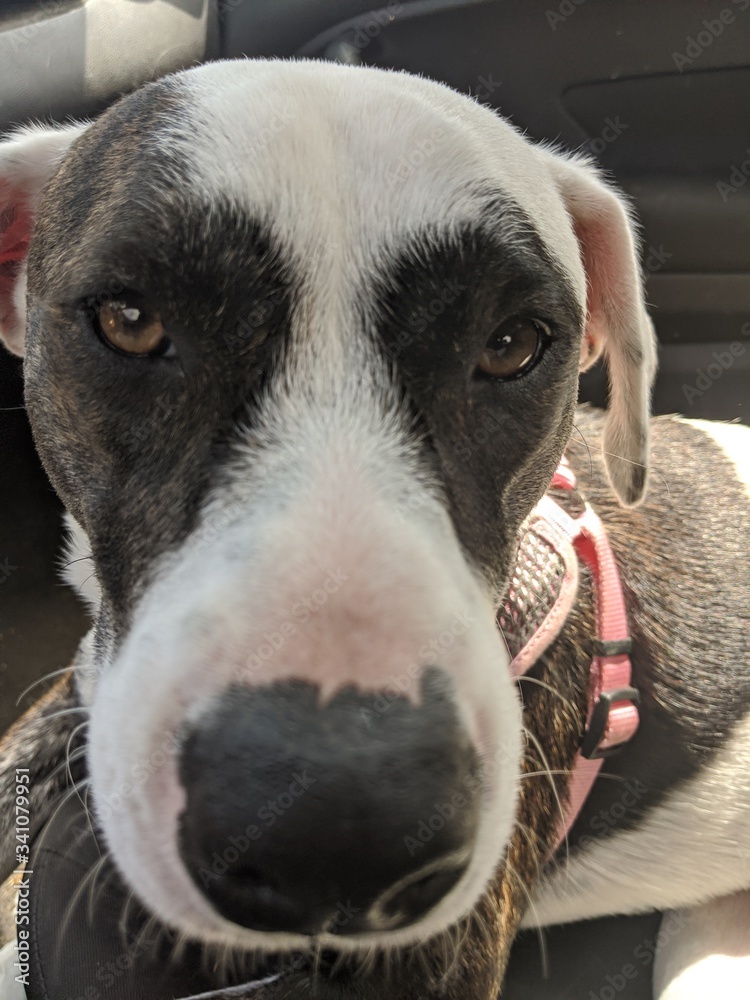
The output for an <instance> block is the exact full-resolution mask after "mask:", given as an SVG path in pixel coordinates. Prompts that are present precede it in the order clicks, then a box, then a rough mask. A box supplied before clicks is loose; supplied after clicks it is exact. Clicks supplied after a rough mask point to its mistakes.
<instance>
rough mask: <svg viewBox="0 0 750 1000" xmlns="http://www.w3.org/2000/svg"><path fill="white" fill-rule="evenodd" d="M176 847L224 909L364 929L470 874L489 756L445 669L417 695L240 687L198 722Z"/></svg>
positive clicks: (303, 929) (254, 918) (399, 918)
mask: <svg viewBox="0 0 750 1000" xmlns="http://www.w3.org/2000/svg"><path fill="white" fill-rule="evenodd" d="M180 778H181V781H182V784H183V786H184V788H185V792H186V796H187V805H186V808H185V811H184V813H183V814H182V816H181V819H180V850H181V853H182V857H183V860H184V863H185V865H186V867H187V869H188V871H189V872H190V875H191V877H192V878H193V880H194V881H195V883H196V884H197V885H198V886H199V888H200V889H201V890H202V892H203V893H204V894H205V895H206V896H207V897H208V899H209V900H210V901H211V903H212V904H213V906H214V907H215V908H216V909H217V910H218V911H219V913H221V914H222V915H223V916H225V917H226V918H227V919H229V920H232V921H234V922H235V923H237V924H241V925H242V926H244V927H249V928H252V929H254V930H258V931H287V932H290V933H299V934H318V933H321V932H323V931H327V932H329V933H339V934H357V933H361V932H363V931H367V930H389V929H395V928H399V927H404V926H407V925H409V924H410V923H413V922H414V921H416V920H418V919H419V918H420V917H422V916H423V915H424V914H425V913H427V912H428V911H429V910H430V909H432V908H433V907H434V906H435V905H436V903H438V902H439V901H440V900H441V899H442V898H443V897H444V896H445V895H446V894H447V893H448V892H449V891H450V890H451V888H453V886H454V885H455V884H456V883H457V882H458V880H459V879H460V878H461V876H462V875H463V873H464V872H465V870H466V867H467V865H468V863H469V860H470V855H471V851H472V846H473V842H474V837H475V834H476V828H477V824H478V819H479V811H480V791H479V788H480V781H479V764H478V759H477V756H476V753H475V751H474V749H473V747H472V745H471V741H470V739H469V737H468V735H467V734H466V731H465V729H464V728H463V726H462V725H461V723H460V721H459V718H458V714H457V711H456V707H455V701H454V699H453V698H452V696H451V694H450V690H449V685H448V682H447V679H446V678H445V676H444V675H443V674H442V672H441V671H439V670H438V669H437V668H433V669H431V670H430V671H429V672H428V673H427V674H426V675H425V678H424V680H423V683H422V694H421V699H420V701H419V704H414V703H412V702H410V701H409V700H407V699H406V698H405V697H400V696H399V697H395V698H390V699H389V698H386V697H385V696H384V695H377V694H375V695H374V694H363V693H361V692H359V691H357V690H355V689H353V688H347V689H345V690H343V691H342V692H340V693H339V694H337V695H336V696H335V697H334V698H333V699H332V700H331V701H329V702H327V703H326V704H325V705H321V704H320V699H319V692H318V690H317V688H316V687H314V686H312V685H310V684H307V683H303V682H301V681H285V682H279V683H277V684H274V685H273V686H271V687H267V688H261V689H248V688H246V687H240V686H237V687H233V688H230V689H228V690H227V691H226V692H224V694H223V695H222V697H221V699H220V700H219V701H218V702H217V703H216V704H215V705H214V707H213V708H212V710H211V711H210V712H209V713H207V714H206V715H205V716H204V717H203V718H202V719H201V720H200V722H199V723H198V724H197V725H195V726H194V727H193V728H192V729H191V730H190V732H189V733H188V734H187V735H186V738H185V741H184V744H183V748H182V755H181V759H180Z"/></svg>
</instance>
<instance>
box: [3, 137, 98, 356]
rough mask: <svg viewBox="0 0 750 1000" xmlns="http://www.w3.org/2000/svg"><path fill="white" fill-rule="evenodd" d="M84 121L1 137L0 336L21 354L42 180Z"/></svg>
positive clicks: (50, 173) (53, 169)
mask: <svg viewBox="0 0 750 1000" xmlns="http://www.w3.org/2000/svg"><path fill="white" fill-rule="evenodd" d="M85 128H86V125H68V126H64V127H62V128H46V127H43V126H38V125H32V126H29V127H26V128H23V129H21V130H19V131H18V132H15V133H13V134H12V135H11V136H10V137H9V138H7V139H5V140H4V141H2V142H0V338H1V339H2V340H3V341H4V342H5V345H6V346H7V347H8V349H9V350H10V351H12V352H13V353H14V354H23V342H24V334H25V332H26V254H27V252H28V248H29V240H30V239H31V232H32V230H33V228H34V219H35V217H36V211H37V207H38V205H39V201H40V199H41V194H42V190H43V189H44V186H45V184H46V183H47V181H48V180H50V178H51V177H53V176H54V174H55V173H56V172H57V169H58V167H59V166H60V164H61V162H62V160H63V157H64V156H65V154H66V152H67V151H68V149H69V147H70V145H71V143H72V142H73V140H74V139H76V138H77V136H79V135H80V134H81V132H82V131H83V130H84V129H85Z"/></svg>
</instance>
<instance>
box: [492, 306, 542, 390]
mask: <svg viewBox="0 0 750 1000" xmlns="http://www.w3.org/2000/svg"><path fill="white" fill-rule="evenodd" d="M548 335H549V330H548V329H547V327H546V326H545V325H544V324H543V323H540V322H538V321H537V320H533V319H527V318H526V317H525V316H512V317H511V318H510V319H507V320H506V321H505V322H504V323H501V325H500V326H499V327H498V328H497V329H496V330H495V331H494V333H493V334H492V336H491V337H490V339H489V340H488V341H487V345H486V347H485V349H484V351H482V357H481V358H480V359H479V364H478V365H477V372H478V373H479V374H480V375H483V376H488V377H489V378H494V379H501V380H502V379H512V378H518V377H519V376H521V375H525V374H526V372H528V371H531V369H532V368H533V367H534V365H535V364H536V363H537V361H538V360H539V358H540V357H541V355H542V351H543V349H544V346H545V342H546V338H547V336H548Z"/></svg>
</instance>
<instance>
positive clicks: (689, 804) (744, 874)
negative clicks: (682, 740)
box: [526, 715, 750, 925]
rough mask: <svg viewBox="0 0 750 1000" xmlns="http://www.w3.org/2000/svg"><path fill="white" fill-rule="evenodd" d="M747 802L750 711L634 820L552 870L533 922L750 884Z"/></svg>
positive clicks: (636, 907) (643, 907) (632, 908)
mask: <svg viewBox="0 0 750 1000" xmlns="http://www.w3.org/2000/svg"><path fill="white" fill-rule="evenodd" d="M748 802H750V715H748V716H746V717H745V718H744V719H743V721H742V722H740V723H739V724H738V725H737V727H736V729H735V731H734V732H733V733H732V736H731V738H730V739H729V740H727V742H726V744H725V746H724V747H723V748H722V750H721V751H719V752H717V753H716V755H715V756H714V757H713V758H712V760H711V761H710V762H709V763H708V764H706V765H705V766H704V767H702V768H701V770H700V772H699V773H698V774H697V775H696V776H695V777H694V778H691V779H690V780H688V781H686V782H685V783H684V784H683V785H681V786H679V787H678V788H677V789H676V790H675V791H673V792H672V793H671V794H670V795H669V796H668V797H667V798H666V800H665V801H664V802H663V803H662V804H661V805H660V806H659V807H658V808H656V809H654V810H653V811H652V812H651V813H649V814H648V815H647V816H646V817H645V818H644V819H643V821H642V822H641V823H640V824H639V825H638V826H637V827H636V828H634V829H632V830H626V831H623V832H621V833H614V834H610V836H608V837H605V838H602V839H601V840H600V841H597V842H596V843H592V844H591V845H590V846H587V847H586V848H585V849H584V850H582V851H581V852H580V853H578V854H575V855H573V857H572V858H571V860H570V862H569V863H568V864H567V865H566V864H561V865H560V867H559V868H558V869H556V870H555V871H554V872H553V873H552V874H551V875H550V876H549V877H547V878H546V879H545V880H544V881H543V882H542V884H541V885H540V886H539V887H538V889H537V890H536V892H535V894H534V909H533V911H531V912H530V914H529V917H528V918H527V921H526V922H527V924H528V925H532V924H533V925H537V924H539V925H544V924H557V923H567V922H569V921H573V920H582V919H585V918H587V917H599V916H605V915H606V914H610V913H637V912H645V911H647V910H654V909H672V908H675V907H685V906H692V905H694V904H698V903H702V902H704V901H705V900H707V899H710V898H712V897H714V896H723V895H728V894H730V893H733V892H735V891H737V890H738V889H744V888H746V887H750V852H749V851H748V844H750V811H748V808H747V803H748ZM665 845H669V846H668V849H666V848H665Z"/></svg>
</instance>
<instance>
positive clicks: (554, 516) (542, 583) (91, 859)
mask: <svg viewBox="0 0 750 1000" xmlns="http://www.w3.org/2000/svg"><path fill="white" fill-rule="evenodd" d="M581 562H583V563H585V564H586V565H587V566H588V567H589V569H590V571H591V578H592V581H593V589H594V596H595V603H596V636H595V640H594V650H595V655H594V657H593V659H592V662H591V668H590V688H589V711H588V717H587V721H586V727H585V731H584V734H583V739H582V741H581V745H580V748H579V751H578V753H577V756H576V761H575V765H574V767H573V773H572V776H571V779H570V784H569V788H568V806H567V811H566V814H565V816H564V818H563V820H562V821H561V823H560V827H559V830H558V834H557V845H556V848H555V849H557V847H559V846H560V844H561V842H562V841H563V840H564V839H565V837H566V836H567V833H568V831H569V830H570V828H571V827H572V825H573V823H574V821H575V819H576V817H577V815H578V813H579V812H580V809H581V807H582V806H583V803H584V802H585V800H586V797H587V795H588V794H589V792H590V790H591V788H592V786H593V784H594V781H595V780H596V777H597V775H598V773H599V770H600V768H601V766H602V761H603V759H604V757H605V756H608V755H609V754H610V753H612V752H613V751H615V750H617V749H618V748H619V747H621V746H622V745H623V744H624V743H625V742H627V741H628V740H629V739H630V738H631V737H632V736H633V735H634V733H635V732H636V730H637V728H638V721H639V717H638V707H637V706H638V692H637V690H636V689H635V688H634V687H633V686H632V684H631V663H630V655H629V654H630V647H631V641H630V637H629V634H628V624H627V615H626V609H625V601H624V597H623V592H622V586H621V583H620V578H619V573H618V570H617V564H616V562H615V558H614V555H613V553H612V550H611V548H610V545H609V541H608V539H607V534H606V531H605V529H604V526H603V524H602V522H601V520H600V519H599V517H598V516H597V515H596V513H595V512H594V510H593V509H592V508H591V507H590V506H589V505H588V504H587V503H586V502H585V500H584V499H583V498H582V497H581V495H580V494H579V492H578V491H577V489H576V482H575V477H574V475H573V473H572V470H571V469H570V468H569V466H568V465H567V464H566V463H565V461H564V460H563V463H562V464H561V465H560V467H559V468H558V471H557V473H556V474H555V477H554V479H553V481H552V484H551V488H550V490H549V492H548V493H547V494H546V495H545V496H544V497H543V498H542V500H541V501H540V502H539V504H538V505H537V507H536V508H535V509H534V510H533V511H532V513H531V515H530V516H529V517H528V518H527V520H526V522H525V523H524V526H523V529H522V531H521V533H520V535H519V544H518V553H517V558H516V563H515V567H514V570H513V573H512V575H511V582H510V584H509V586H508V591H507V594H506V597H505V600H504V601H503V602H502V605H501V607H500V609H499V611H498V616H497V620H498V625H499V627H500V629H501V631H502V634H503V636H504V637H505V641H506V643H507V645H508V649H509V652H510V656H511V665H510V669H511V671H512V673H513V674H514V675H515V676H516V677H521V676H523V675H524V674H525V673H527V672H528V671H529V670H530V669H531V668H532V667H533V665H534V664H535V663H536V662H537V661H538V660H539V658H540V657H541V656H542V654H543V653H544V651H545V650H546V649H547V648H548V647H549V645H550V644H551V643H552V642H553V640H554V639H555V638H556V637H557V635H559V633H560V631H561V629H562V627H563V625H564V623H565V621H566V619H567V617H568V614H569V613H570V610H571V608H572V607H573V604H574V602H575V599H576V594H577V589H578V578H579V568H580V563H581ZM100 856H101V855H100V850H99V848H98V846H97V843H96V839H95V836H94V834H93V831H92V830H91V824H90V820H89V818H88V816H87V812H86V809H85V806H84V804H83V802H82V801H81V800H80V799H79V798H78V797H77V796H69V797H68V798H67V800H66V801H65V804H64V805H63V806H62V807H61V808H59V809H58V810H56V812H55V814H54V816H53V818H52V819H51V820H50V822H49V824H48V825H47V827H46V828H45V830H44V832H43V834H42V835H40V837H39V842H38V844H37V845H36V848H35V850H34V852H33V853H32V858H31V862H30V866H29V867H30V869H31V871H32V874H31V875H30V876H29V880H28V882H29V888H30V906H29V924H28V926H27V927H25V928H23V929H24V930H25V931H26V932H27V934H26V936H25V937H24V938H23V940H21V935H20V933H19V941H18V955H17V956H16V959H24V961H20V962H18V961H17V962H16V965H15V966H14V971H15V970H16V969H17V970H19V972H20V973H21V975H20V976H16V975H13V974H11V975H10V976H9V977H8V978H9V989H10V990H11V992H9V993H8V992H7V991H6V993H7V995H6V994H4V995H3V1000H23V998H24V997H25V998H26V1000H63V998H65V1000H67V998H79V997H80V998H86V1000H89V998H92V1000H98V998H102V1000H104V998H106V1000H132V998H133V997H135V996H137V997H138V998H139V1000H165V997H170V998H172V997H174V998H179V1000H264V996H267V990H266V987H267V986H270V985H272V984H273V983H278V982H279V980H281V979H283V978H284V976H285V975H287V974H289V973H291V972H293V971H299V970H300V968H301V965H300V963H304V962H305V961H306V960H307V959H306V958H305V956H296V957H295V956H284V957H283V959H280V960H279V963H278V964H275V963H274V961H273V960H271V961H269V962H267V963H264V965H263V966H262V967H260V968H256V969H254V970H241V969H234V970H232V971H231V978H232V979H233V980H234V982H235V983H236V982H242V985H239V986H236V985H235V986H227V985H225V983H226V980H227V978H228V977H227V970H226V969H224V968H221V967H219V966H212V964H211V960H210V958H208V957H207V955H206V954H204V953H202V951H201V948H200V946H198V945H187V946H184V947H182V948H181V949H180V950H179V951H176V950H175V949H176V940H175V938H174V936H173V935H172V934H171V932H169V931H167V930H166V929H164V928H157V929H156V930H154V929H150V928H151V926H152V924H151V922H150V921H149V919H148V914H145V913H142V912H141V913H138V912H137V911H138V904H137V903H135V902H133V901H132V900H131V899H130V897H131V894H130V893H129V892H128V890H127V887H126V886H124V885H123V884H122V882H121V881H120V879H119V876H118V875H117V873H116V872H115V871H114V870H111V869H110V870H108V871H107V872H106V873H105V874H104V875H103V876H102V878H101V879H93V878H92V877H91V873H92V872H94V871H95V870H97V867H98V863H99V861H100ZM19 931H20V928H19ZM175 955H179V959H176V958H175ZM11 964H12V963H11V962H6V965H5V969H6V972H7V970H8V969H9V967H10V966H11ZM3 974H4V973H3V969H2V968H0V977H2V975H3ZM12 990H15V991H16V992H15V993H13V992H12Z"/></svg>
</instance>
